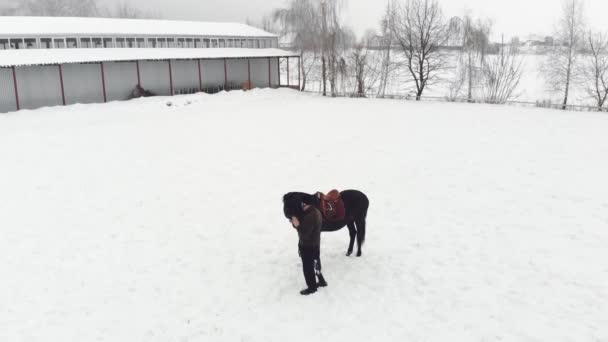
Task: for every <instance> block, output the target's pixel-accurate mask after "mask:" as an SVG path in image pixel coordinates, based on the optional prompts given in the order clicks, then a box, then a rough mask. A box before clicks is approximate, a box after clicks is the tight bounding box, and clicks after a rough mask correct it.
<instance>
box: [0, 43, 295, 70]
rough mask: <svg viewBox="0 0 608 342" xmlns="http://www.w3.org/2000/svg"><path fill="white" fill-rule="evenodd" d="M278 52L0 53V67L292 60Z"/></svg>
mask: <svg viewBox="0 0 608 342" xmlns="http://www.w3.org/2000/svg"><path fill="white" fill-rule="evenodd" d="M296 56H298V54H296V53H294V52H290V51H285V50H280V49H235V48H224V49H135V48H133V49H126V48H125V49H47V50H0V67H12V66H23V65H48V64H70V63H91V62H111V61H114V62H119V61H134V60H168V59H174V60H175V59H218V58H256V57H258V58H259V57H296Z"/></svg>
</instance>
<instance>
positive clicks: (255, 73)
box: [251, 58, 270, 88]
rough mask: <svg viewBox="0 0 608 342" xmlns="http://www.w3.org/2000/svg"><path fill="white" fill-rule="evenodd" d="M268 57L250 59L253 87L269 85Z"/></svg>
mask: <svg viewBox="0 0 608 342" xmlns="http://www.w3.org/2000/svg"><path fill="white" fill-rule="evenodd" d="M268 61H269V60H268V58H255V59H252V60H251V83H253V84H252V86H253V87H255V88H267V87H269V85H270V84H269V82H270V81H269V75H268V68H269V67H270V66H269V63H268Z"/></svg>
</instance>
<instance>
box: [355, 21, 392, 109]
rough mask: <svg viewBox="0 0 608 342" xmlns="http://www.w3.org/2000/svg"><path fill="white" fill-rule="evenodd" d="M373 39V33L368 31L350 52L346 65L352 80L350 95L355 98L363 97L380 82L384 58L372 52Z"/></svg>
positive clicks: (374, 36)
mask: <svg viewBox="0 0 608 342" xmlns="http://www.w3.org/2000/svg"><path fill="white" fill-rule="evenodd" d="M375 38H376V35H375V33H373V32H371V31H370V32H368V33H367V34H366V36H365V38H363V39H362V40H361V41H360V42H359V43H357V44H355V45H354V46H353V48H352V49H351V50H350V55H349V57H348V64H349V69H350V74H351V75H352V77H353V80H354V82H353V91H352V93H353V94H354V96H356V97H365V96H366V94H367V93H368V92H370V91H371V90H372V89H373V88H374V87H376V86H377V85H378V83H379V82H381V78H382V73H383V69H384V56H383V55H382V54H378V53H375V52H374V51H372V46H373V45H374V44H375Z"/></svg>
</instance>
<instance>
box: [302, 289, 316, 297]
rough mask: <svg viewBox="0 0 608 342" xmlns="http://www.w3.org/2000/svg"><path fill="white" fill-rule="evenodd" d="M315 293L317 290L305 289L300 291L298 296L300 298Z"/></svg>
mask: <svg viewBox="0 0 608 342" xmlns="http://www.w3.org/2000/svg"><path fill="white" fill-rule="evenodd" d="M315 292H317V289H312V288H307V289H304V290H302V291H300V294H301V295H302V296H308V295H310V294H313V293H315Z"/></svg>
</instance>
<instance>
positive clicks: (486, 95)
mask: <svg viewBox="0 0 608 342" xmlns="http://www.w3.org/2000/svg"><path fill="white" fill-rule="evenodd" d="M483 65H484V68H483V82H482V93H483V99H484V101H485V102H487V103H501V104H502V103H505V102H506V101H508V100H510V99H512V98H514V97H516V96H517V94H516V93H515V90H516V89H517V86H518V85H519V82H520V80H521V76H522V73H523V59H522V58H521V57H520V56H519V55H517V50H516V49H515V48H510V49H509V50H508V51H505V44H504V40H503V43H502V44H501V50H500V54H498V55H491V56H487V57H486V58H485V59H484V61H483Z"/></svg>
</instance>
